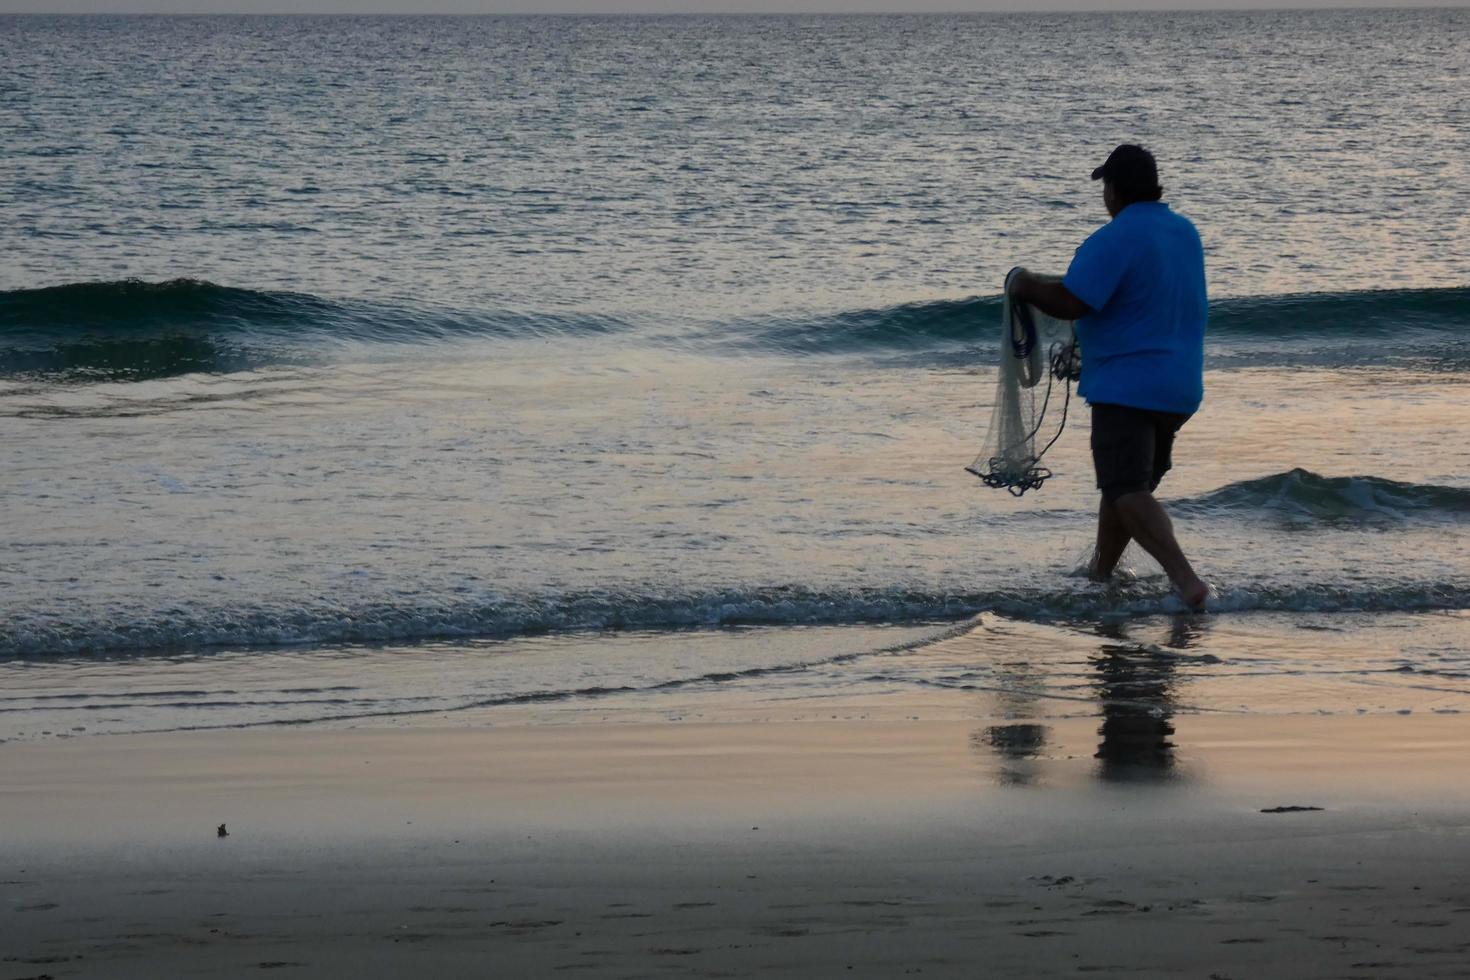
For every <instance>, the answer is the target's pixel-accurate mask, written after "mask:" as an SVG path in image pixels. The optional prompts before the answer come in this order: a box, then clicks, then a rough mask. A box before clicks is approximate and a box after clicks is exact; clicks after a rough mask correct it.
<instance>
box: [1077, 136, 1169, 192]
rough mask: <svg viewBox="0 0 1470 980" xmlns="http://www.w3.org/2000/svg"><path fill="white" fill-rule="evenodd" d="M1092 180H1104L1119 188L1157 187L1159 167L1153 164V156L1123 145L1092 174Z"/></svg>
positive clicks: (1144, 151) (1125, 144)
mask: <svg viewBox="0 0 1470 980" xmlns="http://www.w3.org/2000/svg"><path fill="white" fill-rule="evenodd" d="M1092 179H1093V180H1106V181H1107V182H1108V183H1110V184H1113V185H1116V186H1119V187H1137V188H1148V187H1157V186H1158V183H1159V165H1158V164H1157V163H1155V162H1154V155H1153V154H1152V153H1150V152H1148V151H1147V150H1145V149H1144V148H1143V147H1141V146H1136V145H1134V144H1133V143H1124V144H1123V145H1122V146H1120V147H1118V148H1117V149H1115V150H1114V151H1113V152H1112V153H1109V154H1108V159H1107V161H1106V162H1104V163H1103V165H1102V166H1101V167H1098V168H1097V169H1096V170H1094V171H1093V172H1092Z"/></svg>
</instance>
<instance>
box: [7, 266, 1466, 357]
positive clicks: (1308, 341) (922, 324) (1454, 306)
mask: <svg viewBox="0 0 1470 980" xmlns="http://www.w3.org/2000/svg"><path fill="white" fill-rule="evenodd" d="M999 311H1000V298H999V297H996V296H977V297H971V298H968V299H956V300H938V301H932V302H919V303H905V304H899V305H894V306H886V307H879V308H874V309H858V310H848V311H837V312H831V311H807V312H802V313H793V314H784V315H768V316H756V317H746V318H736V319H730V320H720V321H700V320H695V319H691V318H684V319H680V318H677V317H663V318H648V317H644V318H638V317H620V316H614V315H608V314H599V313H586V312H577V313H548V312H535V311H528V312H520V311H510V310H474V311H471V310H454V309H447V308H440V307H433V306H418V305H404V304H400V305H394V304H390V303H380V302H368V301H355V300H332V299H324V298H321V297H317V296H311V295H307V294H304V293H293V292H281V291H270V290H254V289H240V288H235V287H231V286H221V285H216V284H214V283H210V282H203V281H199V280H194V279H174V280H170V281H167V282H156V283H154V282H144V281H141V280H135V279H129V280H121V281H116V282H85V283H73V284H70V285H61V286H50V287H45V288H40V289H19V290H10V291H5V292H0V376H17V375H31V376H42V377H46V376H50V377H58V378H62V379H66V380H75V381H94V380H113V381H127V380H143V379H148V378H157V377H167V376H170V375H177V374H185V373H192V372H214V373H224V372H231V371H240V370H249V369H252V368H257V367H262V366H266V365H270V364H281V363H303V362H315V361H319V360H322V359H324V358H329V357H330V356H331V355H332V352H333V348H334V347H337V348H341V347H344V346H347V347H350V346H352V345H366V344H378V345H382V344H398V345H431V344H433V343H435V342H438V341H446V340H452V339H456V338H468V337H491V338H501V339H508V340H514V339H540V340H544V339H549V338H556V337H568V338H576V337H587V336H599V335H614V334H616V335H620V336H626V337H628V338H630V339H631V340H633V341H634V342H639V343H645V344H649V345H653V346H659V347H673V348H677V349H688V350H696V351H705V352H710V353H737V354H786V355H853V354H858V355H861V354H883V353H915V352H922V353H926V354H937V355H942V354H945V353H946V352H948V353H957V352H965V353H966V355H967V356H973V357H979V358H984V357H987V356H988V353H987V352H988V351H989V350H990V348H991V346H993V345H992V344H991V342H990V337H991V334H992V333H993V331H994V330H995V328H996V324H997V323H998V321H999V317H1000V313H999ZM1467 330H1470V288H1446V289H1420V290H1380V291H1370V292H1346V293H1323V294H1304V295H1295V296H1266V297H1248V298H1236V299H1223V300H1218V301H1216V302H1215V303H1213V304H1212V305H1211V310H1210V336H1211V337H1212V338H1214V339H1215V340H1217V341H1219V340H1226V341H1229V340H1235V341H1240V343H1239V344H1236V345H1235V346H1236V347H1237V348H1240V347H1242V345H1244V347H1243V349H1244V354H1242V353H1241V351H1239V350H1237V351H1236V352H1235V355H1234V356H1236V357H1239V356H1245V357H1246V358H1247V359H1250V358H1251V357H1268V358H1275V357H1279V356H1280V350H1281V349H1282V347H1283V345H1284V346H1288V347H1289V346H1292V345H1293V344H1294V343H1295V345H1296V346H1297V347H1313V346H1315V347H1318V348H1320V347H1323V346H1331V345H1347V346H1351V345H1354V344H1356V345H1358V346H1360V347H1361V346H1363V345H1367V347H1368V348H1369V350H1368V353H1369V354H1372V355H1373V356H1381V357H1382V358H1384V359H1387V360H1390V361H1392V360H1395V359H1396V358H1397V359H1403V356H1404V355H1405V354H1406V353H1407V354H1410V355H1412V354H1417V353H1420V348H1422V347H1423V346H1425V345H1429V346H1431V347H1433V346H1435V345H1436V344H1438V345H1447V344H1450V343H1451V342H1453V343H1454V344H1455V346H1456V348H1457V347H1458V344H1459V340H1460V337H1461V335H1462V334H1464V333H1466V332H1467ZM1385 339H1397V340H1399V341H1402V343H1401V344H1400V345H1399V346H1400V347H1402V348H1403V350H1401V351H1399V353H1398V354H1395V353H1394V348H1389V347H1386V346H1385V345H1384V344H1383V341H1384V340H1385ZM1303 353H1304V352H1303V351H1300V350H1299V351H1297V355H1302V354H1303ZM1360 353H1361V352H1360ZM1297 355H1293V356H1297ZM1228 360H1229V358H1228V357H1227V362H1228Z"/></svg>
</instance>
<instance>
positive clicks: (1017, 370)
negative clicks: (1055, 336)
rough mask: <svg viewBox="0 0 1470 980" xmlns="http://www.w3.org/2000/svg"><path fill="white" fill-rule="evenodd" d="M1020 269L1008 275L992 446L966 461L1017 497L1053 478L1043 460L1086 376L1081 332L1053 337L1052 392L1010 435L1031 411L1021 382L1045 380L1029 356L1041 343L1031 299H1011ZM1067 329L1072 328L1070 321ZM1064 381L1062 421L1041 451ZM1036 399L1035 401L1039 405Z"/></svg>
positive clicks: (984, 479)
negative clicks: (1075, 387)
mask: <svg viewBox="0 0 1470 980" xmlns="http://www.w3.org/2000/svg"><path fill="white" fill-rule="evenodd" d="M1017 271H1018V270H1012V272H1011V274H1010V275H1007V276H1006V302H1005V304H1004V309H1005V320H1006V322H1005V323H1004V324H1003V333H1004V337H1003V339H1002V343H1001V359H1002V361H1001V366H1000V373H999V377H998V378H997V384H996V399H995V404H994V406H993V409H992V417H991V431H990V432H989V433H988V434H987V436H986V445H987V448H988V449H990V450H991V451H990V452H989V453H988V454H987V453H986V452H984V451H982V453H981V456H980V457H978V458H976V460H975V461H974V462H973V463H971V464H970V465H969V466H967V467H965V469H966V471H968V472H970V473H972V474H974V475H975V476H977V477H979V479H980V481H981V482H982V483H984V484H985V485H986V486H987V487H991V488H993V489H997V490H1005V491H1006V492H1007V493H1009V494H1011V495H1012V496H1014V497H1020V496H1022V495H1023V494H1025V493H1026V491H1028V490H1036V489H1039V488H1040V487H1041V485H1042V484H1044V483H1045V482H1046V481H1047V480H1049V479H1051V477H1052V471H1051V470H1050V469H1048V468H1047V467H1045V466H1042V465H1041V460H1042V458H1043V457H1044V456H1045V455H1046V454H1047V452H1048V451H1049V450H1050V449H1051V447H1052V446H1054V445H1056V442H1057V440H1058V439H1060V438H1061V435H1062V432H1063V430H1065V429H1066V426H1067V413H1068V410H1069V409H1070V407H1071V403H1072V382H1073V381H1075V380H1077V379H1078V378H1079V377H1080V376H1081V370H1082V367H1081V359H1080V358H1079V356H1078V351H1077V340H1076V336H1075V334H1072V335H1071V336H1070V338H1069V339H1068V340H1054V341H1052V343H1051V345H1050V347H1049V348H1048V350H1047V381H1046V392H1045V394H1044V395H1043V397H1042V400H1041V407H1040V410H1039V411H1035V412H1034V413H1033V419H1032V423H1031V424H1030V425H1029V427H1024V428H1023V430H1022V431H1021V432H1020V433H1019V434H1012V436H1011V437H1010V438H1006V436H1005V433H1006V432H1007V430H1014V429H1015V428H1016V427H1017V426H1018V425H1019V424H1020V417H1021V416H1022V415H1023V414H1024V413H1025V411H1026V410H1025V409H1023V408H1022V407H1021V396H1020V391H1021V387H1023V386H1024V387H1025V388H1030V387H1032V386H1034V385H1035V383H1036V382H1037V381H1038V380H1040V379H1039V378H1035V377H1034V376H1033V375H1034V374H1035V367H1036V366H1038V365H1035V364H1033V363H1032V362H1031V361H1030V360H1029V359H1030V357H1031V354H1032V352H1033V350H1034V347H1035V345H1036V344H1038V343H1040V336H1039V332H1038V329H1037V325H1036V322H1035V317H1033V315H1032V311H1031V310H1030V309H1029V308H1028V307H1027V306H1026V305H1025V304H1022V303H1017V304H1014V305H1012V303H1011V302H1010V282H1011V278H1012V276H1014V275H1015V273H1016V272H1017ZM1048 320H1049V322H1050V323H1051V324H1053V325H1054V329H1056V328H1059V327H1060V326H1061V324H1062V323H1064V322H1065V321H1060V320H1054V319H1051V318H1048ZM1067 329H1068V332H1069V334H1071V325H1070V324H1068V325H1067ZM1038 360H1039V358H1038ZM1028 368H1029V370H1027V369H1028ZM1021 374H1025V375H1026V376H1027V379H1028V380H1027V382H1025V383H1024V385H1023V382H1022V381H1021V380H1020V375H1021ZM1058 381H1061V382H1062V383H1063V386H1064V391H1065V394H1064V397H1063V401H1062V417H1061V421H1060V423H1059V424H1058V425H1057V430H1056V432H1055V433H1054V434H1053V435H1052V436H1051V438H1050V439H1049V440H1047V443H1046V445H1045V446H1043V447H1042V448H1041V451H1040V452H1035V451H1034V441H1035V439H1036V437H1037V435H1038V434H1039V433H1040V432H1041V430H1042V428H1043V426H1045V424H1046V416H1047V411H1048V409H1049V408H1050V406H1051V399H1052V391H1053V389H1054V387H1055V385H1056V382H1058ZM1034 404H1035V402H1034V399H1033V400H1032V401H1031V405H1032V406H1033V407H1034Z"/></svg>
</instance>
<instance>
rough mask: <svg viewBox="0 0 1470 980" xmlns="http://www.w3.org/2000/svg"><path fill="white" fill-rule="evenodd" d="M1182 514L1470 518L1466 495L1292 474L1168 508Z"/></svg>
mask: <svg viewBox="0 0 1470 980" xmlns="http://www.w3.org/2000/svg"><path fill="white" fill-rule="evenodd" d="M1171 506H1172V507H1173V508H1175V509H1177V510H1179V511H1181V512H1185V513H1188V512H1195V513H1205V512H1209V513H1219V512H1222V511H1226V512H1228V511H1260V510H1265V511H1275V512H1277V513H1280V514H1282V515H1284V516H1287V517H1291V518H1302V519H1308V520H1313V521H1327V522H1354V521H1382V520H1392V521H1402V520H1407V519H1409V518H1411V517H1418V518H1426V517H1427V518H1434V517H1456V516H1459V515H1463V514H1470V489H1466V488H1463V487H1446V486H1437V485H1434V484H1425V483H1401V482H1399V481H1397V480H1387V479H1384V478H1382V477H1377V476H1321V475H1319V474H1317V473H1313V472H1312V471H1310V470H1304V469H1300V468H1298V469H1293V470H1290V471H1288V472H1286V473H1276V474H1273V475H1271V476H1263V477H1260V478H1259V479H1255V480H1244V481H1241V482H1240V483H1231V484H1229V485H1227V486H1223V487H1221V488H1220V489H1218V490H1212V491H1211V492H1209V493H1207V494H1203V495H1201V496H1198V497H1192V498H1189V499H1186V500H1181V501H1177V502H1175V503H1174V504H1172V505H1171Z"/></svg>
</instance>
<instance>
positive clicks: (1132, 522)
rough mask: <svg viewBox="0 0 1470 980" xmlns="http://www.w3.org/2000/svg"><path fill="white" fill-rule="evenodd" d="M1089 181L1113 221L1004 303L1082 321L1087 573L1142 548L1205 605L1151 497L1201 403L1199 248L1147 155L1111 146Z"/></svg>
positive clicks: (1181, 589) (1023, 280)
mask: <svg viewBox="0 0 1470 980" xmlns="http://www.w3.org/2000/svg"><path fill="white" fill-rule="evenodd" d="M1092 179H1093V180H1101V181H1102V182H1103V203H1104V204H1105V205H1106V206H1107V209H1108V214H1110V215H1111V216H1112V219H1113V220H1112V221H1110V222H1108V223H1107V224H1106V225H1103V226H1102V227H1101V228H1099V229H1098V230H1097V231H1095V232H1093V233H1092V235H1091V237H1089V238H1088V239H1087V241H1085V242H1083V243H1082V245H1081V246H1080V247H1079V248H1078V249H1077V254H1076V255H1075V256H1074V257H1073V258H1072V264H1071V266H1070V267H1068V269H1067V274H1066V276H1065V277H1063V278H1062V280H1061V281H1060V282H1057V281H1055V280H1047V279H1044V278H1041V277H1039V276H1035V275H1032V274H1030V273H1021V274H1019V275H1017V276H1015V277H1014V278H1013V279H1012V281H1011V297H1012V299H1016V300H1020V301H1022V302H1025V303H1030V304H1031V305H1032V306H1035V307H1036V308H1037V309H1039V310H1041V311H1042V312H1043V313H1046V314H1047V315H1049V316H1054V317H1059V318H1061V319H1064V320H1076V321H1077V340H1078V343H1079V344H1080V345H1081V348H1082V380H1081V382H1080V383H1079V384H1078V386H1077V391H1078V393H1079V394H1080V395H1082V396H1083V397H1084V398H1086V399H1087V402H1088V404H1089V405H1091V406H1092V459H1093V465H1094V466H1095V467H1096V469H1097V486H1098V489H1099V490H1101V491H1102V504H1101V506H1100V508H1099V510H1098V519H1097V549H1096V551H1095V552H1094V553H1093V558H1092V564H1091V566H1090V568H1089V572H1090V574H1091V575H1092V577H1093V578H1094V579H1097V580H1100V581H1101V580H1106V579H1108V578H1109V577H1111V576H1112V573H1113V569H1114V568H1115V567H1116V566H1117V564H1118V560H1119V559H1120V558H1121V557H1122V556H1123V550H1124V549H1125V548H1127V547H1128V542H1129V541H1130V540H1133V541H1137V542H1138V543H1139V544H1140V545H1142V546H1143V548H1144V550H1145V551H1147V552H1148V553H1149V554H1150V555H1153V557H1154V559H1155V560H1157V561H1158V563H1159V564H1160V565H1161V566H1163V569H1164V571H1165V572H1166V573H1167V574H1168V576H1169V580H1170V581H1171V582H1173V583H1174V591H1175V592H1176V593H1178V595H1179V598H1180V599H1181V600H1183V602H1184V603H1185V605H1187V606H1189V607H1190V608H1196V609H1202V608H1203V607H1204V603H1205V599H1206V598H1207V597H1208V595H1209V587H1208V586H1207V585H1206V584H1205V583H1204V580H1202V579H1201V578H1200V577H1199V576H1198V575H1196V574H1195V572H1194V568H1193V567H1192V566H1191V565H1190V564H1189V559H1188V558H1186V557H1184V552H1183V551H1182V550H1180V547H1179V542H1178V541H1176V540H1175V538H1174V527H1173V525H1172V524H1171V523H1170V521H1169V515H1168V514H1166V513H1165V512H1164V508H1163V507H1162V506H1161V505H1160V504H1159V502H1158V501H1157V500H1156V499H1154V495H1153V491H1154V490H1156V489H1158V486H1159V481H1160V480H1162V479H1163V477H1164V474H1165V473H1166V472H1168V470H1169V467H1170V465H1171V464H1172V462H1173V460H1172V451H1173V447H1174V434H1175V433H1176V432H1178V431H1179V429H1180V427H1181V426H1183V425H1184V423H1185V422H1186V421H1188V419H1189V417H1190V416H1191V415H1192V414H1194V412H1195V410H1196V409H1198V408H1199V404H1200V400H1201V399H1202V398H1203V397H1204V339H1205V317H1206V298H1205V260H1204V250H1203V248H1202V246H1201V245H1200V239H1199V233H1198V232H1197V231H1195V228H1194V225H1193V224H1191V223H1190V221H1189V219H1188V218H1185V217H1183V216H1181V215H1177V214H1175V213H1173V212H1172V211H1170V210H1169V206H1168V205H1167V204H1164V203H1163V202H1162V201H1160V200H1159V199H1160V198H1161V197H1162V196H1163V193H1164V192H1163V188H1161V187H1160V186H1159V177H1158V168H1157V167H1156V166H1155V164H1154V158H1153V155H1152V154H1150V153H1149V152H1148V151H1147V150H1145V149H1144V148H1143V147H1141V146H1130V145H1124V146H1120V147H1118V148H1117V149H1116V150H1114V151H1113V152H1112V154H1111V155H1110V156H1109V157H1108V159H1107V162H1106V163H1104V164H1103V165H1102V166H1101V167H1098V168H1097V169H1096V170H1094V171H1093V172H1092Z"/></svg>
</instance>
